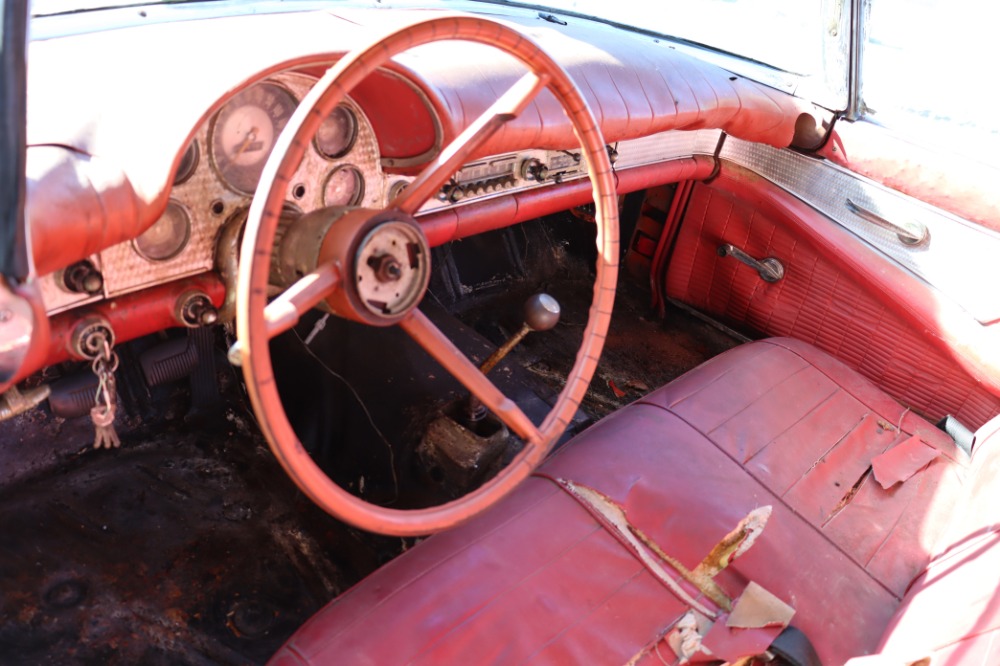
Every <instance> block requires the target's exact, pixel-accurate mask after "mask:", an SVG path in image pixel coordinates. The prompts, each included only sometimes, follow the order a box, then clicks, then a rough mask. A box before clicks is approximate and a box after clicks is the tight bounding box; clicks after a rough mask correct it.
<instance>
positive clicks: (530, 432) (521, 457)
mask: <svg viewBox="0 0 1000 666" xmlns="http://www.w3.org/2000/svg"><path fill="white" fill-rule="evenodd" d="M441 40H464V41H471V42H478V43H480V44H486V45H490V46H494V47H496V48H498V49H500V50H501V51H504V52H506V53H509V54H510V55H512V56H514V57H515V58H517V59H518V60H519V61H520V62H521V63H523V64H524V65H525V67H526V68H527V70H528V71H527V73H526V74H525V75H524V76H523V77H522V78H521V79H520V80H519V81H518V82H517V83H515V84H514V85H513V86H512V87H511V88H510V89H509V90H508V91H507V92H506V93H505V94H503V95H502V96H501V97H500V98H499V99H498V100H497V102H496V103H494V104H493V106H491V107H490V108H489V109H488V110H487V111H486V112H485V113H483V114H482V115H481V116H480V117H479V118H478V119H477V120H476V121H475V122H473V123H472V124H471V125H469V126H468V127H467V128H466V129H465V130H464V131H463V132H462V133H461V134H460V135H459V136H458V137H457V138H456V139H455V140H454V141H453V142H452V143H451V144H449V145H448V146H446V147H445V148H444V149H443V150H442V151H441V153H440V154H439V155H438V157H437V158H436V159H435V160H433V161H432V162H431V163H430V164H429V165H428V166H427V167H426V168H425V169H424V170H423V171H422V172H421V173H420V175H419V176H418V177H417V178H416V180H414V181H413V182H412V183H411V184H410V185H409V186H408V187H407V188H406V189H404V190H403V191H402V192H401V193H400V194H399V195H397V196H396V197H395V199H394V200H393V201H391V202H390V203H389V204H388V206H386V208H384V209H382V210H371V209H355V210H351V211H348V212H346V213H343V214H341V211H337V212H336V213H334V212H329V214H328V216H329V218H330V220H331V222H330V223H329V224H326V225H324V229H323V236H322V240H321V247H320V250H319V255H318V262H317V268H316V269H315V270H313V271H312V272H310V273H309V274H307V275H306V276H305V277H302V278H301V279H299V280H298V281H297V282H295V283H294V284H293V285H292V286H291V287H289V288H288V289H287V290H285V291H284V292H283V293H282V294H280V295H279V296H278V297H277V298H275V299H274V300H272V301H271V302H268V277H269V271H270V268H271V256H272V247H273V245H274V241H275V232H276V230H277V229H278V224H279V219H280V218H281V214H282V212H283V206H284V203H285V200H284V197H285V193H286V192H287V191H288V186H289V183H290V179H291V178H292V176H293V174H294V173H295V170H296V169H297V167H298V165H299V163H300V161H301V159H302V157H303V155H304V153H305V151H306V150H307V149H308V147H309V145H310V141H311V139H312V137H313V136H314V135H315V133H316V131H317V129H318V128H319V126H320V123H321V122H322V121H323V119H324V118H326V117H327V116H328V115H329V114H330V113H331V112H332V111H333V109H334V108H335V107H336V106H337V105H338V104H339V103H340V102H341V101H343V99H344V97H345V96H346V95H347V94H348V93H349V92H350V91H351V90H352V89H353V88H354V87H355V86H356V85H358V84H359V83H360V82H361V81H363V80H364V79H365V77H367V76H368V75H369V74H371V73H372V72H374V71H375V70H376V69H377V68H378V67H380V66H382V65H384V64H385V63H386V62H387V61H388V60H389V59H390V58H392V57H394V56H396V55H398V54H399V53H402V52H404V51H406V50H408V49H411V48H413V47H416V46H420V45H422V44H428V43H430V42H436V41H441ZM545 88H548V90H550V91H551V93H552V94H553V95H554V96H555V98H556V99H557V100H558V101H559V103H560V104H561V105H562V108H563V110H564V112H565V113H566V116H567V117H568V118H569V120H570V121H571V122H572V124H573V128H574V131H575V132H576V135H577V137H578V139H579V141H580V145H581V148H582V152H583V156H584V158H585V160H586V165H587V169H588V173H589V175H590V180H591V184H592V186H593V192H594V203H595V205H596V220H597V249H598V253H597V277H596V280H595V284H594V297H593V302H592V304H591V307H590V317H589V320H588V322H587V326H586V327H585V329H584V334H583V341H582V344H581V346H580V350H579V351H578V353H577V357H576V361H575V363H574V365H573V368H572V369H571V370H570V373H569V376H568V377H567V381H566V386H565V388H564V389H563V391H562V393H561V394H560V395H559V397H558V399H557V400H556V402H555V405H554V406H553V407H552V410H551V411H550V412H549V414H548V415H547V416H546V418H545V419H544V421H543V422H542V424H541V425H540V426H537V427H536V426H535V425H534V424H533V423H532V422H531V421H530V420H529V419H528V417H527V416H525V414H524V412H522V411H521V409H520V408H519V407H518V406H517V405H516V404H514V402H513V401H511V400H510V399H509V398H507V397H506V396H505V395H504V394H503V393H502V392H501V391H500V390H499V389H497V388H496V387H495V386H494V385H493V383H492V382H491V381H490V380H489V379H487V378H486V377H485V376H484V375H483V374H482V373H481V372H480V371H479V369H478V368H477V367H476V366H475V365H474V364H473V363H472V362H471V361H470V360H469V359H468V358H467V357H466V356H465V355H464V354H463V353H462V352H461V351H459V350H458V348H457V347H455V345H454V344H452V342H451V341H450V340H448V339H447V338H446V337H445V336H444V335H443V334H442V333H441V332H440V331H439V330H438V329H437V328H436V327H435V326H434V325H433V324H432V323H431V322H430V321H429V320H428V319H427V317H425V316H424V315H423V314H422V313H421V312H420V310H419V309H417V305H418V304H419V302H420V300H421V299H422V298H423V295H424V293H425V291H426V288H427V282H428V280H429V277H430V263H429V262H430V247H429V246H428V242H427V238H426V236H425V235H424V232H423V230H422V229H421V227H420V223H419V221H418V220H416V219H415V218H414V215H415V214H416V212H417V210H418V209H419V208H420V207H421V205H423V203H424V202H426V201H427V200H428V199H429V198H430V197H431V196H433V195H434V194H435V193H436V192H437V191H438V190H439V189H440V188H441V186H442V185H443V184H444V183H446V182H447V181H448V179H449V178H451V177H452V176H453V175H454V173H455V172H456V171H457V170H458V169H459V168H460V167H461V166H462V165H463V164H464V163H466V162H467V161H469V160H470V159H471V158H472V157H473V155H474V153H475V152H476V150H477V149H478V148H480V147H481V146H482V145H483V143H484V142H485V141H486V140H487V139H488V138H489V137H490V136H492V135H493V133H494V132H496V131H497V129H499V128H500V127H501V126H502V125H503V124H504V123H505V122H507V121H508V120H510V119H512V118H514V117H516V116H517V115H518V114H519V113H521V112H522V111H523V110H524V109H525V108H526V107H527V106H528V105H529V104H530V103H531V102H532V100H534V99H535V97H536V96H537V95H538V94H539V93H540V92H541V91H542V90H543V89H545ZM324 214H326V213H324V211H319V212H318V213H311V214H310V215H312V216H314V217H315V216H316V215H319V216H322V215H324ZM334 217H336V219H335V221H333V219H334ZM617 275H618V205H617V197H616V195H615V186H614V182H613V179H612V173H611V165H610V163H609V160H608V154H607V150H606V147H605V143H604V139H603V137H602V135H601V131H600V129H599V128H598V126H597V122H596V120H595V119H594V116H593V114H592V113H591V111H590V109H589V107H588V106H587V103H586V102H585V101H584V99H583V96H582V95H581V94H580V91H579V90H578V89H577V87H576V86H575V85H574V84H573V81H572V79H570V77H569V75H568V74H567V73H566V72H565V71H564V70H563V69H562V67H560V66H559V65H558V64H557V63H556V62H555V61H554V60H552V58H551V57H549V56H548V55H547V54H545V53H544V52H543V51H542V50H541V49H540V48H539V47H538V46H537V45H535V44H534V43H533V42H532V41H531V40H530V39H529V38H528V37H526V36H525V35H523V34H521V33H520V32H518V31H517V30H514V29H512V28H510V27H507V26H505V25H502V24H500V23H496V22H493V21H489V20H485V19H482V18H478V17H473V16H449V17H446V18H433V19H430V20H426V21H421V22H419V23H415V24H413V25H409V26H407V27H405V28H403V29H400V30H397V31H395V32H393V33H391V34H389V35H387V36H385V37H383V38H381V39H379V40H378V41H377V42H375V43H373V44H372V45H371V46H369V47H367V48H364V49H361V50H358V51H355V52H352V53H350V54H348V55H347V56H345V57H344V58H342V59H341V60H340V61H339V62H338V63H337V64H336V65H335V66H333V67H332V68H330V70H329V71H327V72H326V74H325V75H324V76H323V78H321V79H320V80H319V81H318V82H317V84H316V85H315V87H313V89H312V90H311V91H310V92H309V94H308V95H306V97H305V99H303V100H302V103H301V104H300V105H299V107H298V109H297V110H296V112H295V114H294V115H293V117H292V119H291V120H290V121H289V123H288V125H287V126H286V127H285V129H284V131H283V132H282V133H281V136H280V137H279V138H278V141H277V143H276V145H275V148H274V151H273V153H272V154H271V157H270V159H269V160H268V162H267V165H266V167H265V169H264V174H263V176H262V178H261V181H260V184H259V186H258V188H257V193H256V196H255V197H254V200H253V203H252V204H251V206H250V212H249V218H248V220H247V225H246V232H245V234H244V239H243V246H242V250H241V254H240V267H239V279H238V283H237V315H236V326H237V334H238V338H239V342H238V343H237V345H238V346H237V351H238V353H239V354H240V357H241V362H242V367H243V373H244V377H245V378H246V383H247V389H248V391H249V394H250V400H251V403H252V404H253V408H254V410H255V412H256V414H257V419H258V422H259V423H260V427H261V430H262V431H263V433H264V435H265V437H266V438H267V440H268V442H269V443H270V446H271V450H272V451H273V452H274V455H275V456H276V457H277V459H278V461H279V462H280V463H281V465H282V467H284V469H285V471H286V472H288V474H289V476H291V478H292V480H293V481H294V482H295V483H296V484H297V485H298V486H299V488H301V489H302V491H303V492H304V493H305V494H306V495H308V496H309V497H310V498H312V500H313V501H315V502H316V503H317V504H318V505H319V506H320V507H322V508H323V509H324V510H326V511H327V512H328V513H330V514H332V515H333V516H336V517H337V518H339V519H341V520H344V521H345V522H348V523H350V524H352V525H355V526H357V527H360V528H362V529H365V530H370V531H372V532H378V533H382V534H391V535H398V536H411V535H422V534H429V533H432V532H436V531H439V530H443V529H447V528H449V527H452V526H454V525H456V524H458V523H460V522H462V521H464V520H467V519H468V518H470V517H471V516H473V515H475V514H477V513H479V512H481V511H483V510H484V509H486V508H487V507H489V506H491V505H493V504H495V503H496V502H497V501H498V500H500V499H501V498H502V497H504V496H505V495H506V494H507V493H509V492H510V491H511V490H513V488H514V487H515V486H517V484H519V483H520V482H521V481H523V480H524V479H525V478H527V477H528V475H529V474H531V472H532V470H534V469H535V468H536V467H537V466H538V465H539V464H540V463H541V462H542V460H543V459H544V458H545V456H546V454H547V453H548V452H549V450H550V448H551V447H552V445H553V444H554V443H555V442H556V440H557V439H558V438H559V436H560V435H561V434H562V433H563V432H564V431H565V429H566V426H567V425H568V424H569V422H570V420H571V419H572V417H573V415H574V413H575V412H576V410H577V408H578V406H579V404H580V401H581V400H582V399H583V396H584V394H585V393H586V391H587V387H588V386H589V384H590V380H591V378H592V376H593V374H594V370H595V369H596V367H597V361H598V358H599V357H600V354H601V350H602V348H603V346H604V339H605V336H606V334H607V330H608V324H609V322H610V319H611V309H612V305H613V303H614V296H615V284H616V281H617ZM322 302H325V304H326V306H328V308H329V309H330V310H331V311H332V312H334V313H335V314H337V315H338V316H341V317H345V318H348V319H352V320H355V321H359V322H363V323H365V324H369V325H372V326H391V325H398V326H401V327H402V328H403V330H405V331H406V332H407V333H408V334H409V335H410V336H411V337H412V338H413V339H414V340H415V341H416V342H417V343H418V344H419V345H420V346H421V347H423V348H424V349H425V350H426V351H427V352H428V353H429V354H430V355H431V356H433V357H434V358H435V359H436V360H437V361H438V362H439V363H440V364H441V365H442V366H443V367H444V368H445V369H446V370H447V371H448V372H449V373H451V374H452V375H453V376H454V377H455V378H456V379H457V380H458V381H460V382H461V383H462V384H464V385H465V387H466V388H468V389H469V391H471V392H472V393H473V394H474V395H475V396H476V397H477V398H479V400H481V401H482V403H483V404H484V405H485V406H486V407H488V408H489V409H490V410H491V411H492V412H493V413H494V414H495V415H496V416H497V417H499V418H500V419H501V420H502V421H503V422H504V423H506V424H507V426H508V427H509V428H510V429H511V430H512V431H513V432H514V433H516V434H517V435H519V436H520V437H521V438H522V439H523V440H524V443H525V446H524V448H523V450H522V451H521V452H520V453H519V454H518V455H517V457H516V458H515V459H514V460H513V461H512V462H511V463H510V465H508V466H507V467H506V468H504V469H503V470H502V471H501V472H500V473H499V474H498V475H497V476H496V477H495V478H493V479H492V480H490V481H489V482H487V483H486V484H484V485H483V486H481V487H480V488H478V489H477V490H475V491H473V492H470V493H469V494H467V495H465V496H464V497H460V498H458V499H456V500H453V501H451V502H448V503H446V504H442V505H439V506H435V507H430V508H424V509H414V510H402V509H390V508H386V507H382V506H378V505H374V504H371V503H369V502H366V501H364V500H362V499H360V498H358V497H356V496H354V495H352V494H351V493H349V492H347V491H346V490H344V489H342V488H340V487H339V486H337V485H336V484H335V483H333V481H331V480H330V478H329V477H328V476H327V475H326V474H325V473H324V472H323V471H322V470H321V469H320V468H319V467H318V466H317V465H316V463H315V462H313V460H312V458H311V457H310V456H309V454H308V452H307V451H306V450H305V448H304V447H303V446H302V444H301V442H300V441H299V439H298V437H297V436H296V434H295V432H294V431H293V429H292V426H291V424H290V423H289V422H288V418H287V416H286V414H285V411H284V408H283V407H282V404H281V400H280V398H279V396H278V390H277V386H276V385H275V381H274V374H273V370H272V366H271V357H270V353H269V351H268V341H269V340H270V339H271V338H272V337H274V336H275V335H277V334H278V333H280V332H282V331H285V330H288V329H289V328H291V327H292V326H294V325H295V323H296V322H297V321H298V319H299V317H300V315H301V314H303V313H305V312H306V311H308V310H309V309H311V308H313V307H314V306H316V305H318V304H320V303H322Z"/></svg>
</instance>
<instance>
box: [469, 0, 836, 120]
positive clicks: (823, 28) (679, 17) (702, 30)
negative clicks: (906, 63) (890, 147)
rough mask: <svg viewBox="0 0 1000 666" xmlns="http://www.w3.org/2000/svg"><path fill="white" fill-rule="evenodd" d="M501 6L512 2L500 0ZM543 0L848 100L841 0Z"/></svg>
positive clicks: (800, 90) (827, 102)
mask: <svg viewBox="0 0 1000 666" xmlns="http://www.w3.org/2000/svg"><path fill="white" fill-rule="evenodd" d="M483 1H486V2H491V1H497V0H483ZM499 4H514V3H504V2H502V0H499ZM517 4H520V3H517ZM543 4H545V5H546V6H548V7H551V8H552V9H554V10H563V11H570V12H574V13H577V14H582V15H586V16H594V17H598V18H601V19H604V20H607V21H609V22H613V23H619V24H623V25H627V26H630V27H633V28H636V29H638V30H642V31H644V32H652V33H656V34H662V35H665V36H669V37H672V38H674V39H677V40H679V41H681V42H682V43H684V44H685V45H689V46H693V47H707V48H708V49H711V50H712V51H715V52H716V53H717V54H718V55H723V56H726V55H728V56H734V55H735V56H738V57H739V58H740V59H741V60H742V61H743V62H739V61H737V60H734V59H731V58H730V59H728V60H723V61H720V62H719V63H718V64H721V65H722V66H724V67H726V68H727V69H730V70H732V71H735V72H737V73H741V74H743V75H745V76H747V77H749V78H753V79H756V80H758V81H761V82H763V83H767V84H768V85H772V86H774V87H777V88H781V89H784V90H786V91H787V92H790V93H792V94H795V95H798V96H800V97H805V98H808V99H810V100H812V101H814V102H816V103H817V104H821V105H823V106H826V107H827V108H830V109H842V108H845V106H846V102H847V79H846V72H847V61H848V48H849V34H848V32H849V28H848V26H849V25H850V23H849V18H850V17H849V9H850V6H849V5H850V3H849V2H846V0H658V2H656V3H649V2H629V1H628V0H617V1H616V2H609V1H608V0H544V2H543ZM769 70H770V71H769Z"/></svg>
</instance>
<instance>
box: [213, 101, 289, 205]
mask: <svg viewBox="0 0 1000 666" xmlns="http://www.w3.org/2000/svg"><path fill="white" fill-rule="evenodd" d="M296 104H297V102H296V101H295V98H294V97H292V94H291V93H290V92H288V91H287V90H285V89H284V88H282V87H281V86H278V85H275V84H273V83H258V84H257V85H255V86H252V87H250V88H247V89H246V90H244V91H243V92H241V93H239V94H238V95H236V96H235V97H233V98H232V99H231V100H229V102H228V103H227V104H226V105H225V106H224V107H222V109H220V110H219V113H218V115H216V117H215V122H213V123H212V139H211V141H212V161H213V162H214V163H215V168H216V170H218V172H219V176H221V177H222V179H223V180H224V181H225V182H226V184H228V185H229V186H230V187H232V188H233V189H234V190H237V191H238V192H242V193H244V194H253V192H254V190H256V189H257V182H258V181H259V180H260V174H261V173H262V172H263V171H264V163H265V162H267V158H268V156H269V155H270V154H271V149H272V148H274V142H275V141H276V140H277V139H278V135H279V134H280V133H281V130H282V129H284V128H285V125H286V124H287V123H288V119H289V118H291V117H292V112H293V111H295V106H296Z"/></svg>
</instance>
